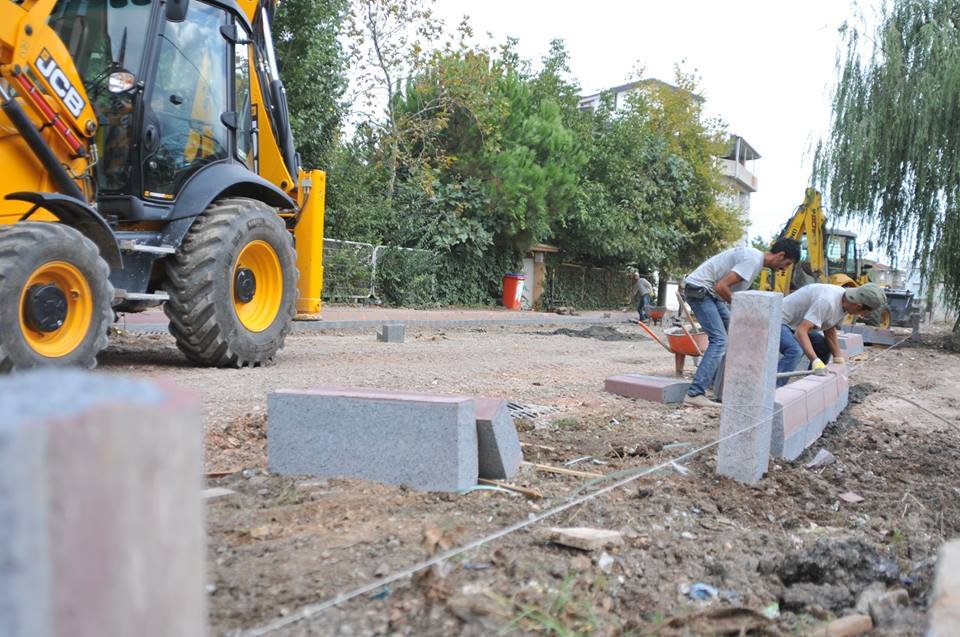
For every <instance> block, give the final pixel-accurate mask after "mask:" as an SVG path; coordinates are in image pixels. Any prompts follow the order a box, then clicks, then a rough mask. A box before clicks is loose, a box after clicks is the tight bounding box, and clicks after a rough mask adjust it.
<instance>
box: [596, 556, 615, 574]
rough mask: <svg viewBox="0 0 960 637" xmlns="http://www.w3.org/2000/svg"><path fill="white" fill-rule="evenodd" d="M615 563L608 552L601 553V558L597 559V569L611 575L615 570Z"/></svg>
mask: <svg viewBox="0 0 960 637" xmlns="http://www.w3.org/2000/svg"><path fill="white" fill-rule="evenodd" d="M613 563H614V559H613V557H611V556H610V554H609V553H607V552H606V551H603V552H602V553H600V556H599V557H598V558H597V568H599V569H600V570H601V571H603V572H604V573H609V572H610V571H611V570H613Z"/></svg>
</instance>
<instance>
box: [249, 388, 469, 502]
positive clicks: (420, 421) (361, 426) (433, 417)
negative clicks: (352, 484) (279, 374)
mask: <svg viewBox="0 0 960 637" xmlns="http://www.w3.org/2000/svg"><path fill="white" fill-rule="evenodd" d="M474 413H475V412H474V406H473V399H472V398H468V397H463V396H430V395H426V394H403V393H400V392H380V393H378V392H376V391H375V390H360V389H357V390H354V389H351V388H342V387H320V388H317V389H311V390H291V389H284V390H280V391H276V392H272V393H270V394H269V395H268V396H267V461H268V464H269V467H270V470H271V471H275V472H277V473H280V474H285V475H302V474H307V475H313V476H318V477H337V476H344V477H354V478H364V479H367V480H377V481H379V482H386V483H389V484H403V485H407V486H410V487H413V488H414V489H419V490H423V491H458V490H460V489H465V488H468V487H472V486H474V485H476V483H477V476H478V444H477V424H476V419H475V416H474Z"/></svg>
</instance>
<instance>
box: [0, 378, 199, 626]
mask: <svg viewBox="0 0 960 637" xmlns="http://www.w3.org/2000/svg"><path fill="white" fill-rule="evenodd" d="M202 431H203V424H202V418H201V414H200V409H199V405H198V401H197V400H196V398H195V397H194V396H193V395H187V394H184V393H183V392H181V391H180V390H177V389H175V388H173V387H172V386H166V385H162V384H158V383H156V382H153V381H148V380H135V379H130V378H126V377H122V376H115V375H109V376H108V375H105V374H92V373H88V372H81V371H76V370H70V371H54V370H46V371H39V372H30V373H25V374H19V375H13V376H8V377H6V378H3V379H0V538H3V541H2V542H0V635H4V636H5V637H67V636H70V637H100V636H103V635H138V636H146V637H161V636H163V637H166V636H170V637H173V636H181V635H183V636H186V637H200V636H202V635H205V634H206V622H207V617H206V591H205V586H206V582H205V574H204V570H205V569H204V561H205V556H204V529H203V504H202V501H201V499H200V489H201V486H202V474H201V472H202V444H201V436H202Z"/></svg>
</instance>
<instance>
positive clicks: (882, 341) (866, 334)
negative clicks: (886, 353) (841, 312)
mask: <svg viewBox="0 0 960 637" xmlns="http://www.w3.org/2000/svg"><path fill="white" fill-rule="evenodd" d="M841 329H842V330H843V331H844V332H845V333H847V334H859V335H860V336H861V337H862V338H863V342H864V344H865V345H896V344H897V343H899V342H900V337H898V336H897V333H896V332H894V331H893V330H888V329H884V328H882V327H872V326H870V325H861V324H859V323H855V324H853V325H844V326H842V327H841Z"/></svg>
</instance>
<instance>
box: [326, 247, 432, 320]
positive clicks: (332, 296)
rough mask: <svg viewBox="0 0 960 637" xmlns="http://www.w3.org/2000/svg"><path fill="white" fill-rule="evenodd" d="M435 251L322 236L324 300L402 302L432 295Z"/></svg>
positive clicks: (424, 300)
mask: <svg viewBox="0 0 960 637" xmlns="http://www.w3.org/2000/svg"><path fill="white" fill-rule="evenodd" d="M436 266H437V255H436V254H435V253H433V252H431V251H430V250H417V249H413V248H397V247H394V246H383V245H378V246H375V245H373V244H371V243H359V242H356V241H340V240H337V239H324V240H323V298H324V300H326V301H340V302H345V301H352V302H358V301H363V300H371V299H377V300H379V299H381V298H383V297H384V296H385V295H386V296H387V297H389V298H390V299H391V300H392V301H395V302H399V303H402V304H404V305H418V304H425V303H429V302H430V301H432V300H433V299H435V298H436V285H437V282H436Z"/></svg>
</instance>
